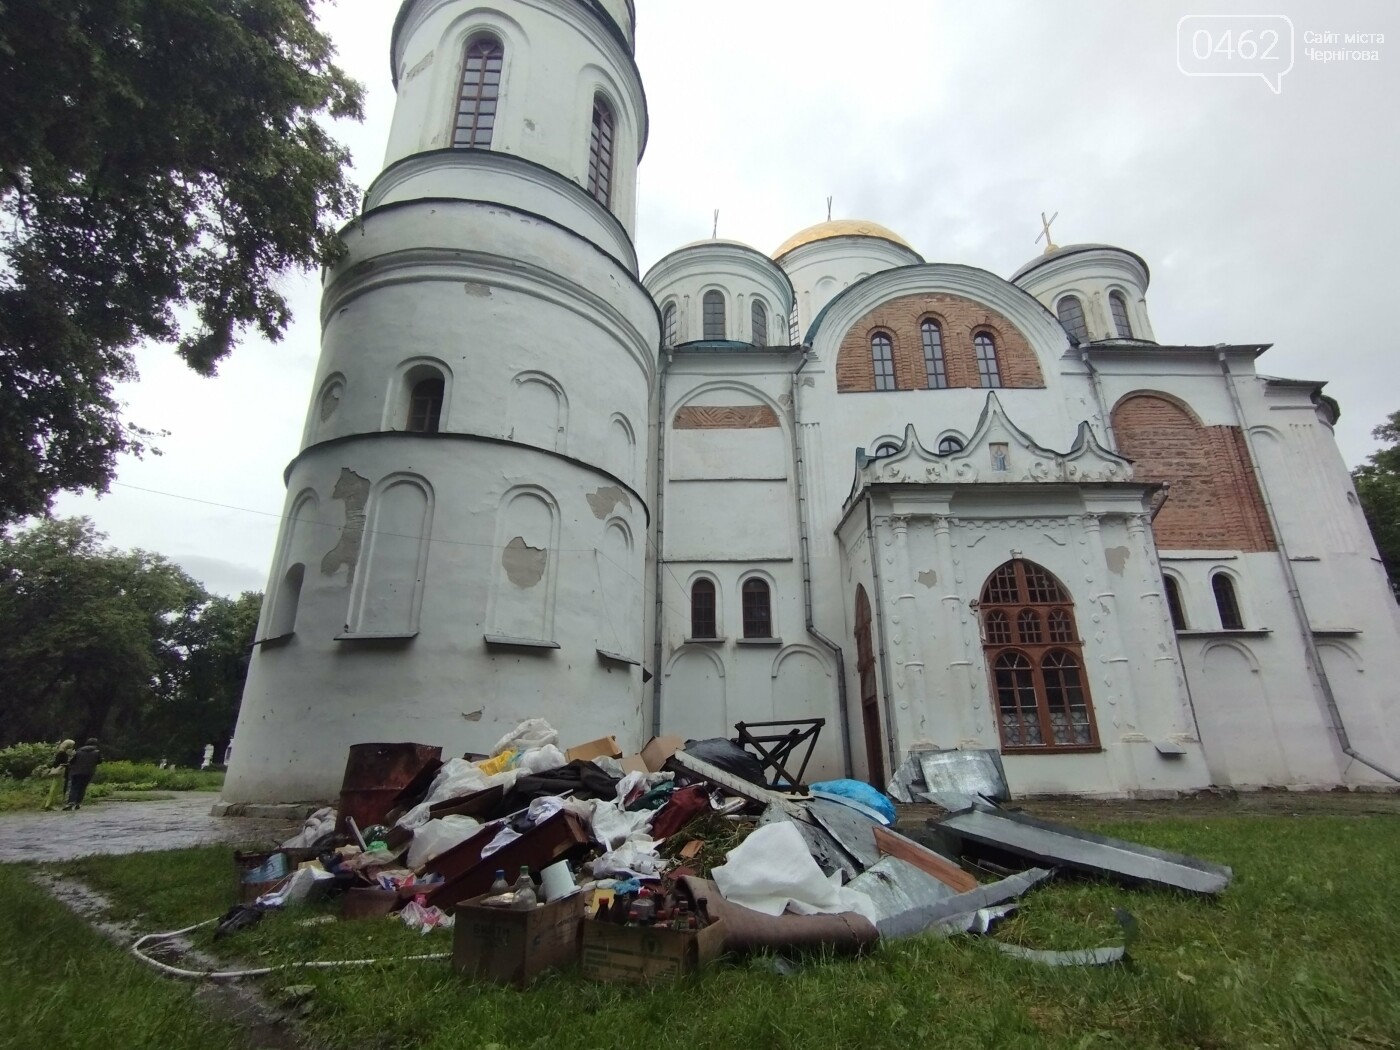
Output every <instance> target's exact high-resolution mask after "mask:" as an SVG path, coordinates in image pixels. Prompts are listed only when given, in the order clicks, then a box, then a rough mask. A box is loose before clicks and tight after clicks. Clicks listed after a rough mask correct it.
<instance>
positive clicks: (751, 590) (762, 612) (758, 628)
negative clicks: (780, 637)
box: [742, 580, 773, 638]
mask: <svg viewBox="0 0 1400 1050" xmlns="http://www.w3.org/2000/svg"><path fill="white" fill-rule="evenodd" d="M742 593H743V602H744V637H745V638H772V637H773V602H772V596H771V595H770V594H769V591H768V584H767V583H765V582H764V581H763V580H745V581H744V588H743V592H742Z"/></svg>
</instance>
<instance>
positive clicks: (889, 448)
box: [875, 441, 899, 458]
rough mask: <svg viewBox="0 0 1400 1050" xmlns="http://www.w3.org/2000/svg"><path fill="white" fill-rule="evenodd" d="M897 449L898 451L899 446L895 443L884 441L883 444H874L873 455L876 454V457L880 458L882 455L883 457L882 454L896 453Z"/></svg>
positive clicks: (890, 454) (891, 454)
mask: <svg viewBox="0 0 1400 1050" xmlns="http://www.w3.org/2000/svg"><path fill="white" fill-rule="evenodd" d="M898 451H899V446H898V445H896V444H893V443H891V442H889V441H886V442H884V443H883V444H879V445H876V446H875V456H876V458H882V457H884V456H893V455H894V454H895V453H897V452H898Z"/></svg>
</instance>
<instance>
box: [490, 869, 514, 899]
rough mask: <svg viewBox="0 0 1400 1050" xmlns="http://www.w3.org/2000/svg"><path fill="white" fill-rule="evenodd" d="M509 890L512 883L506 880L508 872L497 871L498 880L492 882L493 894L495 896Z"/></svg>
mask: <svg viewBox="0 0 1400 1050" xmlns="http://www.w3.org/2000/svg"><path fill="white" fill-rule="evenodd" d="M509 892H510V883H508V882H507V881H506V873H505V872H504V871H497V872H496V881H495V882H493V883H491V896H492V897H495V896H496V895H497V894H501V893H509Z"/></svg>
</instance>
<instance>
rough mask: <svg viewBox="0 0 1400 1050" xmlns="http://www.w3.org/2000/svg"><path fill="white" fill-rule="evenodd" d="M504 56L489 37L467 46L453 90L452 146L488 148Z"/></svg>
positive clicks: (499, 46) (500, 48)
mask: <svg viewBox="0 0 1400 1050" xmlns="http://www.w3.org/2000/svg"><path fill="white" fill-rule="evenodd" d="M505 57H506V51H505V48H504V47H502V46H501V42H500V41H499V40H497V39H496V38H495V37H493V36H479V37H477V38H476V39H475V40H472V41H471V42H470V43H468V44H467V53H466V56H465V58H464V60H463V62H462V82H461V84H460V86H459V88H458V91H457V123H456V125H455V126H454V128H453V131H452V145H453V146H454V147H456V148H458V149H464V148H465V149H490V148H491V132H492V130H493V129H494V128H495V127H496V103H497V102H498V101H499V99H500V95H501V66H502V65H503V64H504V62H505Z"/></svg>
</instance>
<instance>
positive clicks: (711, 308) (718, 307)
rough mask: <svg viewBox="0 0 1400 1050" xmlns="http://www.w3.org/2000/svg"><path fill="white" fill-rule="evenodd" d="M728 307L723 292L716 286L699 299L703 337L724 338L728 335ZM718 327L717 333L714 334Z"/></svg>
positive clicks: (711, 338)
mask: <svg viewBox="0 0 1400 1050" xmlns="http://www.w3.org/2000/svg"><path fill="white" fill-rule="evenodd" d="M728 308H729V304H728V303H726V302H725V300H724V293H723V292H721V291H720V290H719V289H718V288H711V289H710V290H709V291H708V292H706V293H705V295H704V296H703V297H702V298H701V300H700V309H701V311H702V316H703V319H704V328H703V333H704V338H705V339H706V340H716V339H725V338H727V337H728V325H729V318H728ZM716 327H718V330H719V334H718V335H715V334H714V332H715V329H716Z"/></svg>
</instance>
